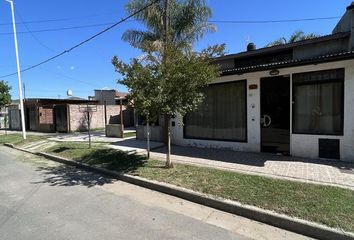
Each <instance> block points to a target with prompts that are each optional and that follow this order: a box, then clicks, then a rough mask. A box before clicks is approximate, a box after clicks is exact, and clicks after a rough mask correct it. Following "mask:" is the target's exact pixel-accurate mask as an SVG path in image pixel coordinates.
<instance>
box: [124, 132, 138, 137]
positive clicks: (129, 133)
mask: <svg viewBox="0 0 354 240" xmlns="http://www.w3.org/2000/svg"><path fill="white" fill-rule="evenodd" d="M130 137H136V132H126V133H124V138H130Z"/></svg>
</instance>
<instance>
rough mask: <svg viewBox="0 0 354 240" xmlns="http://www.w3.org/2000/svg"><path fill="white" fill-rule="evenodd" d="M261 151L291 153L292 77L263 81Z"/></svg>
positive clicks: (264, 79)
mask: <svg viewBox="0 0 354 240" xmlns="http://www.w3.org/2000/svg"><path fill="white" fill-rule="evenodd" d="M261 151H262V152H272V153H282V154H286V155H288V154H289V153H290V77H287V76H277V77H269V78H262V79H261Z"/></svg>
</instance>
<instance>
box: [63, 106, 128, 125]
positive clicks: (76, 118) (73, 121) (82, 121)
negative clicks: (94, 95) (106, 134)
mask: <svg viewBox="0 0 354 240" xmlns="http://www.w3.org/2000/svg"><path fill="white" fill-rule="evenodd" d="M82 106H84V105H82ZM123 109H124V107H123ZM106 111H107V123H112V124H114V123H119V119H120V118H119V112H120V106H118V105H110V106H107V107H106ZM90 116H91V129H97V128H104V127H105V126H104V121H105V115H104V106H103V105H97V111H96V112H92V113H91V115H90ZM69 119H70V128H69V130H70V131H86V130H87V127H88V125H87V123H88V121H87V113H86V114H85V113H83V112H80V105H72V104H70V105H69Z"/></svg>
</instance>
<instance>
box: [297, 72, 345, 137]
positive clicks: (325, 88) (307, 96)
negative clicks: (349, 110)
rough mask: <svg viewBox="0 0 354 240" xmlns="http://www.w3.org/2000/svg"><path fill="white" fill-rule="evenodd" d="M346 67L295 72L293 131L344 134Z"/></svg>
mask: <svg viewBox="0 0 354 240" xmlns="http://www.w3.org/2000/svg"><path fill="white" fill-rule="evenodd" d="M343 99H344V69H334V70H326V71H318V72H309V73H300V74H294V75H293V100H294V105H293V132H294V133H302V134H323V135H343V109H344V100H343Z"/></svg>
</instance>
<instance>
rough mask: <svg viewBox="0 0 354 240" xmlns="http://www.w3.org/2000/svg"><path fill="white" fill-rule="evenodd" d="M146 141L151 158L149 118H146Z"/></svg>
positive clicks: (148, 154)
mask: <svg viewBox="0 0 354 240" xmlns="http://www.w3.org/2000/svg"><path fill="white" fill-rule="evenodd" d="M146 120H147V121H146V132H147V133H146V140H147V149H146V150H147V158H148V159H149V158H150V124H149V117H147V118H146Z"/></svg>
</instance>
